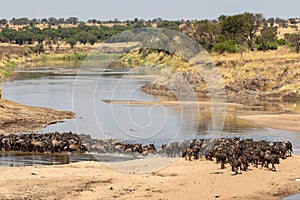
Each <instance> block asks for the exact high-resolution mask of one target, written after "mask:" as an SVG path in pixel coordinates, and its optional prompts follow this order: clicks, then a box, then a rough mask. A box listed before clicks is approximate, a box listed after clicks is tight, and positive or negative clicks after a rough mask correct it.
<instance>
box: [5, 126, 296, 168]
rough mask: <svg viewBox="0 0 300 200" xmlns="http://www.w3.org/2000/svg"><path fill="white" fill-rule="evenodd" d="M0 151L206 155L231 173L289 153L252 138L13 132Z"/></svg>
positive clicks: (286, 146) (286, 147) (287, 146)
mask: <svg viewBox="0 0 300 200" xmlns="http://www.w3.org/2000/svg"><path fill="white" fill-rule="evenodd" d="M0 150H1V151H18V152H32V153H62V152H76V153H85V152H90V153H99V154H105V153H120V154H131V155H134V156H147V155H160V156H165V157H180V156H181V157H184V158H185V160H188V161H191V160H197V159H199V158H201V157H202V158H206V159H207V160H212V161H213V160H215V161H216V162H218V163H221V169H224V168H225V164H229V165H230V166H231V168H232V171H233V172H235V174H238V173H241V171H246V170H247V169H248V167H249V166H250V165H253V166H255V167H258V165H261V168H263V167H266V168H269V167H270V166H269V165H270V164H271V165H272V166H271V170H273V171H276V168H275V164H279V160H280V159H286V157H288V156H291V155H292V153H293V147H292V143H291V142H289V141H288V142H267V141H265V140H261V141H254V140H253V139H240V138H238V137H234V138H219V139H194V140H192V141H188V140H185V141H183V142H170V143H168V144H163V145H161V146H160V147H156V146H155V145H154V144H153V143H152V144H146V145H142V144H141V143H128V142H120V141H116V140H113V139H110V140H98V139H92V138H91V137H90V136H89V135H83V134H81V135H78V134H74V133H71V132H70V133H58V132H55V133H45V134H34V133H32V134H14V135H0Z"/></svg>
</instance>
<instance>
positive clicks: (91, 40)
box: [87, 33, 98, 46]
mask: <svg viewBox="0 0 300 200" xmlns="http://www.w3.org/2000/svg"><path fill="white" fill-rule="evenodd" d="M87 40H88V42H89V43H90V44H91V45H92V46H93V45H94V44H95V43H96V42H97V40H98V39H97V37H96V35H94V34H92V33H89V35H88V37H87Z"/></svg>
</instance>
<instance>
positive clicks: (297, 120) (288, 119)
mask: <svg viewBox="0 0 300 200" xmlns="http://www.w3.org/2000/svg"><path fill="white" fill-rule="evenodd" d="M237 118H240V119H244V120H248V121H251V122H253V123H255V124H257V125H260V126H264V127H270V128H274V129H281V130H290V131H298V132H300V114H268V115H265V114H260V115H244V116H237Z"/></svg>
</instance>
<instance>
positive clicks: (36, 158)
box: [0, 152, 137, 167]
mask: <svg viewBox="0 0 300 200" xmlns="http://www.w3.org/2000/svg"><path fill="white" fill-rule="evenodd" d="M132 159H137V158H136V157H131V156H118V155H97V154H70V153H69V154H68V153H61V154H50V153H49V154H37V153H34V154H33V153H20V152H0V161H1V165H0V166H7V167H21V166H41V165H62V164H69V163H74V162H81V161H100V162H121V161H128V160H132Z"/></svg>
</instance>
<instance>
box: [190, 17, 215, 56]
mask: <svg viewBox="0 0 300 200" xmlns="http://www.w3.org/2000/svg"><path fill="white" fill-rule="evenodd" d="M184 30H185V32H186V34H188V35H189V36H191V37H192V38H193V39H194V40H196V41H197V42H199V43H200V44H201V45H202V46H203V48H204V49H206V50H207V51H211V50H212V48H213V47H214V44H215V43H216V40H217V37H218V34H219V33H220V26H219V24H216V23H213V22H211V21H208V20H201V21H198V22H196V23H193V24H190V25H187V26H186V27H185V28H184Z"/></svg>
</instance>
